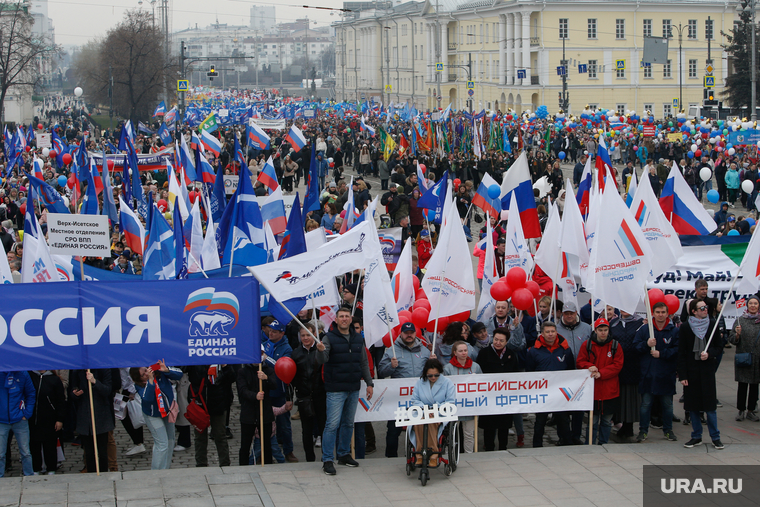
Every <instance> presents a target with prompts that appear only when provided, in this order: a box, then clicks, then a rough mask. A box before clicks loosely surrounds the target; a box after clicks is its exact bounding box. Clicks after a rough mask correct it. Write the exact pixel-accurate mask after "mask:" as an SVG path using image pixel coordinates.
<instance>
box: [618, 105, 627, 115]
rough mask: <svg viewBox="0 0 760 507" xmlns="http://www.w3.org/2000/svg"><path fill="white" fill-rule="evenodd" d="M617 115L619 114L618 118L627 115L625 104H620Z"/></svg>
mask: <svg viewBox="0 0 760 507" xmlns="http://www.w3.org/2000/svg"><path fill="white" fill-rule="evenodd" d="M617 114H618V116H624V115H625V104H618V105H617Z"/></svg>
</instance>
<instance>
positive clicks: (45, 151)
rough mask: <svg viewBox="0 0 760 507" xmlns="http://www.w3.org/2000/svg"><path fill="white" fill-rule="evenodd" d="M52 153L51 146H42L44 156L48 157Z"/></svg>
mask: <svg viewBox="0 0 760 507" xmlns="http://www.w3.org/2000/svg"><path fill="white" fill-rule="evenodd" d="M48 155H50V148H42V156H43V157H47V156H48Z"/></svg>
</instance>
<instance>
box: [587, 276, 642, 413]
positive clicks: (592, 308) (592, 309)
mask: <svg viewBox="0 0 760 507" xmlns="http://www.w3.org/2000/svg"><path fill="white" fill-rule="evenodd" d="M644 306H646V310H647V325H648V326H649V337H650V338H654V322H652V306H651V304H650V302H649V290H648V289H647V284H646V282H644ZM591 311H592V315H593V311H594V307H593V305H592V306H591ZM651 350H655V347H652V349H651ZM600 425H601V423H600Z"/></svg>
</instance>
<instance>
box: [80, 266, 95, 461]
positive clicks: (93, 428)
mask: <svg viewBox="0 0 760 507" xmlns="http://www.w3.org/2000/svg"><path fill="white" fill-rule="evenodd" d="M79 258H80V259H81V258H82V257H81V256H80V257H79ZM87 373H92V372H91V371H90V369H89V368H88V369H87ZM85 379H87V391H88V392H89V395H90V419H91V420H92V446H93V450H94V451H95V473H96V474H97V475H100V460H99V459H98V439H97V430H96V429H95V410H94V407H93V404H92V382H90V379H88V378H87V375H85Z"/></svg>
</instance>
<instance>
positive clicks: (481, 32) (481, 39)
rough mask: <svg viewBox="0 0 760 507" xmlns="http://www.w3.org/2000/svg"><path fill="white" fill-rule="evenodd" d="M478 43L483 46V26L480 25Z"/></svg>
mask: <svg viewBox="0 0 760 507" xmlns="http://www.w3.org/2000/svg"><path fill="white" fill-rule="evenodd" d="M480 43H481V44H483V25H480Z"/></svg>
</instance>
